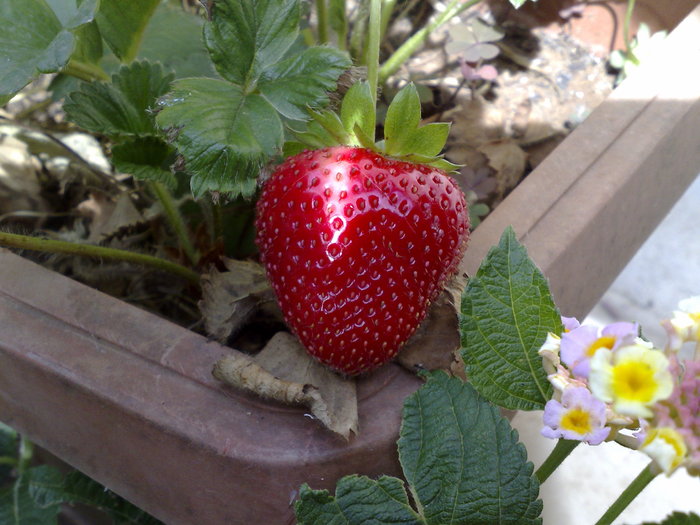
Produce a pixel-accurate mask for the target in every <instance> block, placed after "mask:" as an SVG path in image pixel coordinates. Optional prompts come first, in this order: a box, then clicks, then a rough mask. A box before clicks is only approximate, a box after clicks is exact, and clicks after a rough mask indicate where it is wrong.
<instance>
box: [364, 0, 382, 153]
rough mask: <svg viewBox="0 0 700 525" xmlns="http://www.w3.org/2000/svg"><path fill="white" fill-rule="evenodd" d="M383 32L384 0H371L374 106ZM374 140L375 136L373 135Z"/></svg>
mask: <svg viewBox="0 0 700 525" xmlns="http://www.w3.org/2000/svg"><path fill="white" fill-rule="evenodd" d="M381 34H382V0H370V5H369V32H368V34H367V81H368V82H369V91H370V93H372V99H373V100H374V106H375V111H376V106H377V88H378V87H379V45H380V40H381ZM371 138H372V140H374V137H371Z"/></svg>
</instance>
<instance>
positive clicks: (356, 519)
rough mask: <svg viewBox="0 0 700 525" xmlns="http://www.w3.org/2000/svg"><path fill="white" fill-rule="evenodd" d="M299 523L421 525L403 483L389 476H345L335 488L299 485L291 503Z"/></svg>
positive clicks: (312, 524)
mask: <svg viewBox="0 0 700 525" xmlns="http://www.w3.org/2000/svg"><path fill="white" fill-rule="evenodd" d="M294 511H295V513H296V518H297V522H298V524H299V525H355V524H356V525H400V524H403V525H421V524H423V523H424V522H423V521H422V520H421V519H420V518H419V516H418V515H417V514H416V513H415V511H414V510H413V509H412V508H411V506H410V504H409V503H408V495H407V494H406V490H405V489H404V486H403V482H402V481H401V480H399V479H396V478H392V477H389V476H382V477H381V478H379V479H378V480H376V481H374V480H372V479H369V478H367V477H365V476H346V477H344V478H342V479H341V480H340V481H339V482H338V485H337V487H336V489H335V497H334V496H331V495H330V494H329V493H328V491H327V490H312V489H310V488H309V486H308V485H306V484H304V485H302V487H301V489H300V490H299V500H297V502H296V503H295V505H294Z"/></svg>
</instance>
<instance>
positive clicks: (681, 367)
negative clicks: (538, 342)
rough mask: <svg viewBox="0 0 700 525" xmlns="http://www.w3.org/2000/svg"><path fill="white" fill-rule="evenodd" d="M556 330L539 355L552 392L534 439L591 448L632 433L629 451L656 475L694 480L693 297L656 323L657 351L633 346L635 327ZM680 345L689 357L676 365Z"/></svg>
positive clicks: (699, 403)
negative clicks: (663, 335) (660, 339)
mask: <svg viewBox="0 0 700 525" xmlns="http://www.w3.org/2000/svg"><path fill="white" fill-rule="evenodd" d="M562 324H563V326H564V332H563V333H562V334H552V333H550V334H549V335H548V336H547V340H546V341H545V343H544V344H543V345H542V347H541V348H540V351H539V353H540V355H541V356H542V358H543V363H544V367H545V370H546V371H547V373H548V379H549V381H550V383H551V384H552V386H553V387H554V397H553V399H551V400H550V401H548V402H547V404H546V406H545V410H544V417H543V420H544V428H543V429H542V434H543V435H544V436H545V437H549V438H554V439H556V438H564V439H571V440H579V441H584V442H586V443H588V444H590V445H597V444H599V443H601V442H603V441H605V440H613V439H616V438H617V437H618V433H619V431H620V430H621V429H623V428H626V429H632V430H638V432H637V434H636V438H637V440H638V441H637V442H636V447H637V448H639V450H641V451H643V452H645V453H646V454H648V455H649V456H650V457H651V458H652V459H653V460H654V461H655V462H656V464H657V465H658V467H659V468H660V469H661V470H663V471H664V472H666V473H671V472H672V471H674V470H675V469H676V468H678V467H679V466H685V467H686V468H687V469H688V471H689V472H690V473H691V474H694V475H699V476H700V297H694V298H691V299H687V300H685V301H682V302H681V303H680V304H679V311H677V312H675V313H674V317H673V319H670V320H667V321H663V322H662V325H663V326H664V327H665V328H666V330H667V332H668V335H669V343H668V345H667V347H666V349H665V350H660V349H657V348H654V346H653V345H652V344H651V343H649V342H648V341H645V340H643V339H641V338H640V337H639V336H638V334H639V326H638V325H637V324H636V323H613V324H609V325H607V326H604V327H602V328H599V327H596V326H589V325H580V324H579V323H578V321H576V320H575V319H572V318H562ZM687 342H695V343H696V345H697V348H696V355H695V357H694V358H693V359H690V360H687V361H685V362H682V361H681V360H680V359H679V357H678V355H677V352H678V350H679V349H680V348H681V347H682V346H683V345H684V344H685V343H687Z"/></svg>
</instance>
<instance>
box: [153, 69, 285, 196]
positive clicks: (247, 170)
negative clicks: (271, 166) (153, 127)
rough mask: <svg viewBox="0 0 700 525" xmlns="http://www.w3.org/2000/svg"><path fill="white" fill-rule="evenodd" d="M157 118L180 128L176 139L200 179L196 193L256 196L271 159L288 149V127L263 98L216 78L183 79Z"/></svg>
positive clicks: (195, 185) (195, 181)
mask: <svg viewBox="0 0 700 525" xmlns="http://www.w3.org/2000/svg"><path fill="white" fill-rule="evenodd" d="M159 105H160V106H161V107H162V110H161V111H160V112H159V113H158V115H157V116H156V121H157V122H158V125H159V126H161V127H162V128H172V129H179V132H178V133H177V136H176V138H175V144H176V145H177V148H178V150H179V151H180V153H181V154H182V155H183V156H184V157H185V160H186V162H187V170H188V171H189V172H191V173H193V174H194V176H193V178H192V182H191V187H192V193H193V194H194V195H195V197H200V196H201V195H203V194H204V193H205V192H207V191H219V192H222V193H230V194H232V195H233V196H238V195H242V196H251V195H252V194H253V193H254V192H255V185H256V177H257V175H258V173H259V170H260V167H261V166H262V162H263V161H264V159H265V157H267V156H269V155H272V154H273V153H275V152H276V151H277V150H278V149H279V148H280V147H281V145H282V140H283V138H284V133H283V129H282V122H281V120H280V117H279V115H278V114H277V112H276V111H275V109H274V108H273V107H272V106H271V105H270V103H269V102H267V101H266V100H265V99H264V98H262V97H261V96H260V95H255V94H252V95H246V94H245V93H243V91H242V90H241V89H240V87H238V86H236V85H234V84H231V83H229V82H226V81H224V80H217V79H212V78H189V79H182V80H177V81H175V83H174V84H173V90H172V91H171V92H170V93H169V94H168V95H167V96H165V97H163V98H162V99H161V101H160V102H159Z"/></svg>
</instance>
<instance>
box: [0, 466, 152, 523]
mask: <svg viewBox="0 0 700 525" xmlns="http://www.w3.org/2000/svg"><path fill="white" fill-rule="evenodd" d="M31 472H32V475H31V478H30V479H29V483H28V491H29V493H30V494H31V496H32V498H33V500H34V502H35V504H36V505H37V506H39V507H46V508H58V506H59V505H60V504H62V503H70V504H75V503H82V504H84V505H90V506H92V507H97V508H99V509H100V510H102V511H104V512H106V513H107V514H109V515H110V516H111V517H112V518H113V519H114V520H115V521H116V522H118V523H122V524H133V525H158V524H160V521H158V520H156V519H155V518H153V517H152V516H150V515H148V514H147V513H146V512H144V511H143V510H141V509H139V508H137V507H135V506H134V505H132V504H131V503H129V502H128V501H126V500H124V499H122V498H120V497H119V496H117V495H116V494H115V493H114V492H112V491H110V490H107V489H105V487H103V486H102V485H100V484H99V483H97V482H96V481H95V480H93V479H91V478H89V477H87V476H86V475H84V474H82V473H80V472H78V471H73V472H70V473H68V474H66V475H65V477H64V476H63V474H61V473H60V472H59V471H58V470H56V469H55V468H52V467H49V466H46V465H43V466H40V467H34V468H32V469H31ZM1 523H3V524H4V523H5V522H1ZM37 525H39V524H38V523H37ZM42 525H43V522H42Z"/></svg>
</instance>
